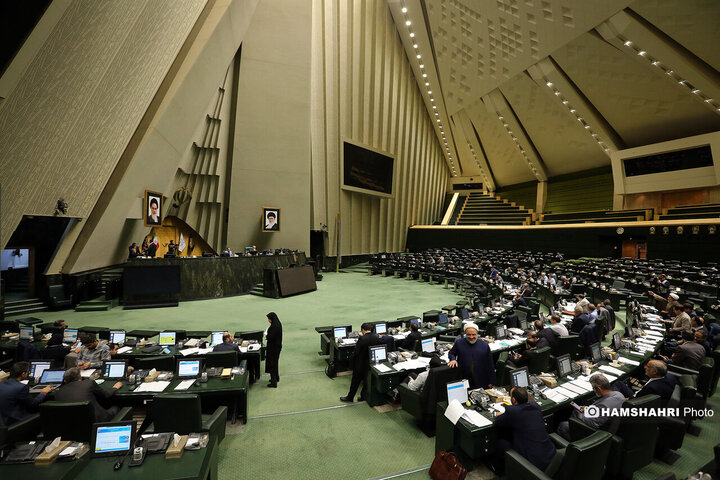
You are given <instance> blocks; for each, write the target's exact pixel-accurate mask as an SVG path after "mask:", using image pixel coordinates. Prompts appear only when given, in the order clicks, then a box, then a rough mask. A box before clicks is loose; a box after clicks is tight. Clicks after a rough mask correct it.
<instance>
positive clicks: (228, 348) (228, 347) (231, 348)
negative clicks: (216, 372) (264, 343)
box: [213, 342, 240, 353]
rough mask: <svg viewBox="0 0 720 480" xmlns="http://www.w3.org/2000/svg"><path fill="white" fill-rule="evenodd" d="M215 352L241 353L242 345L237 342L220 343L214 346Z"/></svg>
mask: <svg viewBox="0 0 720 480" xmlns="http://www.w3.org/2000/svg"><path fill="white" fill-rule="evenodd" d="M213 352H237V353H240V347H238V346H237V344H235V343H225V342H223V343H219V344H217V345H215V346H214V347H213Z"/></svg>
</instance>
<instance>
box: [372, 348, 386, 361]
mask: <svg viewBox="0 0 720 480" xmlns="http://www.w3.org/2000/svg"><path fill="white" fill-rule="evenodd" d="M385 360H387V346H386V345H374V346H372V347H370V361H371V362H374V363H380V362H384V361H385Z"/></svg>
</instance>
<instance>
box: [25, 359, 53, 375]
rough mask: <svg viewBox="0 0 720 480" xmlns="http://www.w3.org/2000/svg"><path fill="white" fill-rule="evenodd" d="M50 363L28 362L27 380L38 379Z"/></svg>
mask: <svg viewBox="0 0 720 480" xmlns="http://www.w3.org/2000/svg"><path fill="white" fill-rule="evenodd" d="M51 365H52V362H30V371H28V378H40V377H42V374H43V372H44V371H45V370H47V369H49V368H50V366H51Z"/></svg>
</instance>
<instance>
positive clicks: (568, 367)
mask: <svg viewBox="0 0 720 480" xmlns="http://www.w3.org/2000/svg"><path fill="white" fill-rule="evenodd" d="M557 371H558V378H562V377H564V376H566V375H570V373H572V364H571V363H570V354H568V353H566V354H565V355H560V356H559V357H557Z"/></svg>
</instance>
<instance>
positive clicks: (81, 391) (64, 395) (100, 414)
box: [53, 367, 123, 422]
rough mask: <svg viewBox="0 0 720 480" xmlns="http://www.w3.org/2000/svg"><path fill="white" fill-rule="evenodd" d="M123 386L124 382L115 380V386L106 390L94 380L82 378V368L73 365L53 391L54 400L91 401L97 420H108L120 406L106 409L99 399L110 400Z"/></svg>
mask: <svg viewBox="0 0 720 480" xmlns="http://www.w3.org/2000/svg"><path fill="white" fill-rule="evenodd" d="M122 386H123V384H122V382H115V385H113V388H111V389H110V390H105V389H103V388H100V386H99V385H98V384H97V383H95V381H94V380H91V379H84V378H82V376H81V375H80V369H79V368H77V367H73V368H70V369H68V370H67V371H66V372H65V375H64V376H63V383H62V385H61V386H60V388H58V389H57V390H55V392H53V400H58V401H60V402H85V401H89V402H90V403H91V404H92V406H93V408H94V409H95V421H96V422H108V421H110V419H112V418H113V416H115V414H116V413H117V411H118V407H116V406H114V407H110V408H109V409H106V408H104V407H103V406H102V405H100V403H99V402H98V400H103V401H106V400H108V399H109V398H110V397H112V396H113V395H114V394H115V392H116V391H117V389H119V388H120V387H122Z"/></svg>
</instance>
